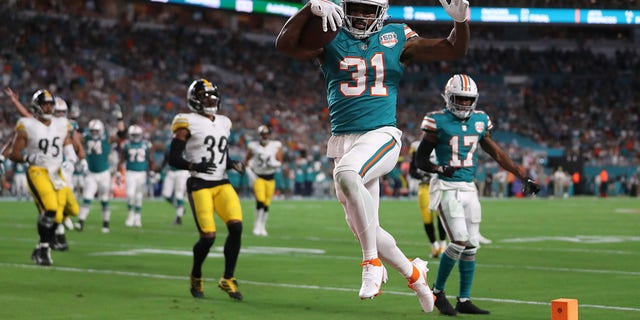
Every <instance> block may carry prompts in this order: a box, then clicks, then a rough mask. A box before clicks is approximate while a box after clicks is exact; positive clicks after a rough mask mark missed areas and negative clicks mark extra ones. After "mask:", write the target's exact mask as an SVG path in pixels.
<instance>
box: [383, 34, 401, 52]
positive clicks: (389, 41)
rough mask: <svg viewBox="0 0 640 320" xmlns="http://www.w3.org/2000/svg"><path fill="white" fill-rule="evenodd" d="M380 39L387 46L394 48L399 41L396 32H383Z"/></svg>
mask: <svg viewBox="0 0 640 320" xmlns="http://www.w3.org/2000/svg"><path fill="white" fill-rule="evenodd" d="M379 39H380V44H381V45H383V46H385V47H387V48H393V47H394V46H395V45H396V44H397V43H398V35H397V34H396V33H395V32H387V33H385V34H382V35H380V38H379Z"/></svg>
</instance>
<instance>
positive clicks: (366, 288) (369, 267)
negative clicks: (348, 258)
mask: <svg viewBox="0 0 640 320" xmlns="http://www.w3.org/2000/svg"><path fill="white" fill-rule="evenodd" d="M360 265H361V266H362V286H361V287H360V293H359V296H360V299H363V300H364V299H373V298H374V297H375V296H377V295H379V294H380V293H382V289H381V288H382V284H383V283H386V282H387V269H386V268H385V267H384V266H383V265H382V263H381V262H380V259H378V258H376V259H371V260H365V261H363V262H362V264H360Z"/></svg>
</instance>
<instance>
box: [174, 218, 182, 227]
mask: <svg viewBox="0 0 640 320" xmlns="http://www.w3.org/2000/svg"><path fill="white" fill-rule="evenodd" d="M173 225H174V226H179V225H182V218H181V217H176V219H175V220H173Z"/></svg>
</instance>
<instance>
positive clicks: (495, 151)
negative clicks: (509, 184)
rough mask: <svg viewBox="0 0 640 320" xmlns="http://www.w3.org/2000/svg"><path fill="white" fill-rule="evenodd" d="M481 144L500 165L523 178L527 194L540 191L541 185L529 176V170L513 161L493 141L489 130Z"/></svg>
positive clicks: (523, 186)
mask: <svg viewBox="0 0 640 320" xmlns="http://www.w3.org/2000/svg"><path fill="white" fill-rule="evenodd" d="M480 146H481V147H482V150H484V151H485V152H487V153H488V154H489V155H490V156H491V157H492V158H493V159H495V160H496V162H498V164H500V166H502V167H503V168H504V169H505V170H507V171H509V172H511V173H513V174H514V175H515V176H516V177H517V178H518V179H520V180H522V190H523V192H524V194H525V195H526V196H530V195H535V194H536V193H538V191H540V186H539V185H538V184H537V183H536V182H535V181H534V180H533V179H532V178H531V177H529V176H527V170H526V169H525V168H524V167H523V166H519V165H517V164H515V163H514V162H513V160H512V159H511V157H509V155H508V154H507V153H506V152H504V151H503V150H502V148H500V146H498V144H497V143H496V142H495V141H493V139H492V138H491V133H490V132H487V134H486V135H485V136H484V138H482V140H480Z"/></svg>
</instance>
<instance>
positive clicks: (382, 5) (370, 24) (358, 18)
mask: <svg viewBox="0 0 640 320" xmlns="http://www.w3.org/2000/svg"><path fill="white" fill-rule="evenodd" d="M354 6H367V10H366V13H363V12H360V10H358V12H354ZM388 9H389V1H388V0H343V1H342V10H343V11H344V23H343V28H345V30H347V31H348V32H349V33H351V35H352V36H353V37H354V38H356V39H365V38H368V37H370V36H371V35H372V34H375V33H376V32H378V31H380V29H382V26H383V23H384V20H386V19H387V10H388ZM356 14H358V15H356ZM363 14H366V16H363ZM363 21H364V22H365V25H364V26H360V24H361V23H362V22H363Z"/></svg>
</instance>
